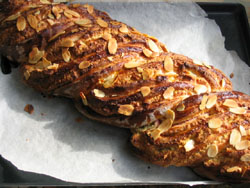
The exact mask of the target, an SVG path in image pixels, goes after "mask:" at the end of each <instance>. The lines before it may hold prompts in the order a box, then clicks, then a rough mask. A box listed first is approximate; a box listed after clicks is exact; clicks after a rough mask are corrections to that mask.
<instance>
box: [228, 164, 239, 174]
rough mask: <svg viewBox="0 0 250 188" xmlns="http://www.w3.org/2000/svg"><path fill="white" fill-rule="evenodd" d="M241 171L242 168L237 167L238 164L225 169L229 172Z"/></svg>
mask: <svg viewBox="0 0 250 188" xmlns="http://www.w3.org/2000/svg"><path fill="white" fill-rule="evenodd" d="M241 171H242V168H240V167H238V166H234V167H231V168H228V169H227V172H229V173H231V172H241Z"/></svg>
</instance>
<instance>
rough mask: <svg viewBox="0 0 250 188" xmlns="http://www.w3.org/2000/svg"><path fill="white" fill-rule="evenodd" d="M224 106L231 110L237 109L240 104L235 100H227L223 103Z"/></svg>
mask: <svg viewBox="0 0 250 188" xmlns="http://www.w3.org/2000/svg"><path fill="white" fill-rule="evenodd" d="M223 105H224V106H227V107H231V108H236V107H238V104H237V102H236V101H235V100H233V99H226V100H225V101H224V103H223Z"/></svg>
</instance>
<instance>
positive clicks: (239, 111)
mask: <svg viewBox="0 0 250 188" xmlns="http://www.w3.org/2000/svg"><path fill="white" fill-rule="evenodd" d="M229 111H230V112H232V113H234V114H245V113H246V112H247V110H246V109H245V108H243V107H235V108H229Z"/></svg>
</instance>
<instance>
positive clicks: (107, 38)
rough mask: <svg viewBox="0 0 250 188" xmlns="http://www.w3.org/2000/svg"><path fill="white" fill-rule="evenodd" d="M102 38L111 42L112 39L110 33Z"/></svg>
mask: <svg viewBox="0 0 250 188" xmlns="http://www.w3.org/2000/svg"><path fill="white" fill-rule="evenodd" d="M102 38H103V39H105V40H107V41H109V40H110V39H111V38H112V35H111V34H110V33H108V32H104V33H103V36H102Z"/></svg>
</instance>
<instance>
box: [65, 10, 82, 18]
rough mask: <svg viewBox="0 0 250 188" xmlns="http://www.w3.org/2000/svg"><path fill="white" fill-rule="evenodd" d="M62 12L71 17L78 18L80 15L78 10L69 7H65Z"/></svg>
mask: <svg viewBox="0 0 250 188" xmlns="http://www.w3.org/2000/svg"><path fill="white" fill-rule="evenodd" d="M63 13H64V15H65V16H66V17H68V18H72V17H76V18H80V17H81V16H80V14H79V13H78V12H76V11H73V10H70V9H66V10H65V11H64V12H63Z"/></svg>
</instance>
